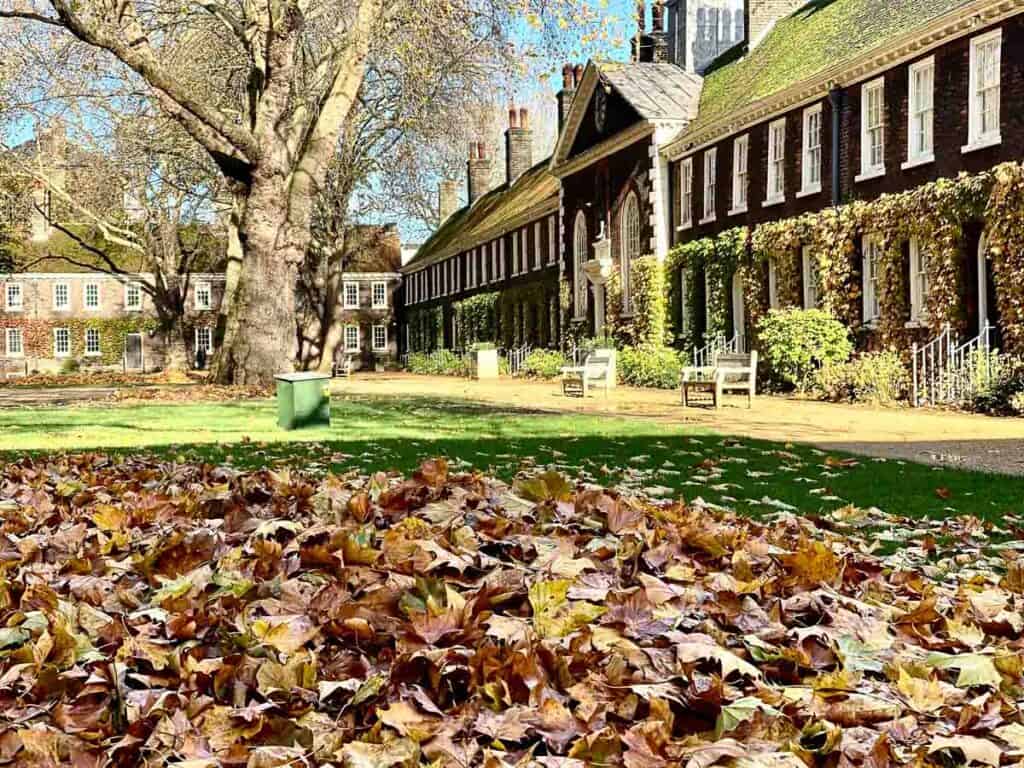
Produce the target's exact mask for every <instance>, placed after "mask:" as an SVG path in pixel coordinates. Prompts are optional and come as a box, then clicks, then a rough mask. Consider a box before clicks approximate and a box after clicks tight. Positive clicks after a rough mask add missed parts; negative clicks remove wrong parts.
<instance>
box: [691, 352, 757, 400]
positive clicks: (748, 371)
mask: <svg viewBox="0 0 1024 768" xmlns="http://www.w3.org/2000/svg"><path fill="white" fill-rule="evenodd" d="M726 392H741V393H744V394H746V396H747V408H751V407H753V404H754V395H755V394H757V352H750V353H747V354H742V353H736V352H720V353H718V355H717V356H716V357H715V364H714V365H713V366H709V367H704V368H684V369H683V405H684V406H687V407H689V405H690V400H691V395H694V394H699V395H703V396H704V397H702V398H701V399H702V400H704V401H705V402H706V399H707V397H710V398H711V405H712V407H714V408H718V407H719V406H720V405H721V404H722V396H723V395H724V394H725V393H726Z"/></svg>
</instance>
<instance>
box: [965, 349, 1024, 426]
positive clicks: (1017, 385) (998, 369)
mask: <svg viewBox="0 0 1024 768" xmlns="http://www.w3.org/2000/svg"><path fill="white" fill-rule="evenodd" d="M990 364H991V365H992V366H993V368H994V370H993V372H992V382H991V383H989V384H987V385H986V386H984V387H982V388H981V390H980V391H979V392H978V394H976V395H975V396H974V397H973V398H972V399H971V401H970V402H969V403H967V407H968V408H970V410H972V411H975V412H977V413H987V414H989V415H990V416H1021V415H1024V361H1022V360H1012V359H1010V358H998V359H997V360H995V361H993V362H991V363H990Z"/></svg>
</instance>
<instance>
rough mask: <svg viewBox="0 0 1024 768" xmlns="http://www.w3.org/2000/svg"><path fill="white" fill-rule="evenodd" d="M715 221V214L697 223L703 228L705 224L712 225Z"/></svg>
mask: <svg viewBox="0 0 1024 768" xmlns="http://www.w3.org/2000/svg"><path fill="white" fill-rule="evenodd" d="M716 219H717V217H716V216H715V214H711V215H710V216H705V217H704V218H703V219H701V220H700V221H698V222H697V223H698V224H699V225H700V226H702V227H703V226H704V225H705V224H713V223H714V222H715V221H716Z"/></svg>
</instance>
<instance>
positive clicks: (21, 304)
mask: <svg viewBox="0 0 1024 768" xmlns="http://www.w3.org/2000/svg"><path fill="white" fill-rule="evenodd" d="M12 288H16V289H17V293H18V304H17V306H15V305H14V304H11V289H12ZM4 311H5V312H24V311H25V285H24V283H18V282H8V283H4Z"/></svg>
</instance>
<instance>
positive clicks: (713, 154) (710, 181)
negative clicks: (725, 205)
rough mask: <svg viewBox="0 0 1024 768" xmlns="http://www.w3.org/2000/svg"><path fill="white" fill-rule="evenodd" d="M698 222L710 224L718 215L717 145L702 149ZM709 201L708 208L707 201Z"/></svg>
mask: <svg viewBox="0 0 1024 768" xmlns="http://www.w3.org/2000/svg"><path fill="white" fill-rule="evenodd" d="M702 202H703V206H702V211H703V214H704V215H703V216H702V217H701V220H700V222H699V223H700V224H710V223H711V222H713V221H714V220H715V218H716V217H717V215H718V147H709V148H708V149H705V150H704V199H703V201H702ZM709 202H710V204H711V205H710V208H709V206H708V203H709Z"/></svg>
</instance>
